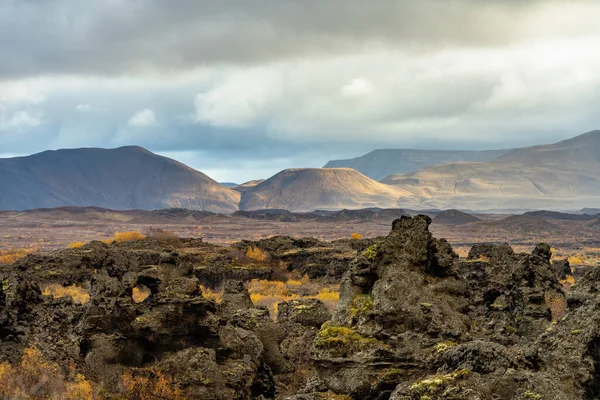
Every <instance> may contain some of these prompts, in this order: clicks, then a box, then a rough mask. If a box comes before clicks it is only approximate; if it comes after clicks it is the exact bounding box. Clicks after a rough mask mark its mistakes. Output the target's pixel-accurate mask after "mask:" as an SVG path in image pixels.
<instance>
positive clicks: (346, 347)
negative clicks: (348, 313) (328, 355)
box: [315, 321, 383, 355]
mask: <svg viewBox="0 0 600 400" xmlns="http://www.w3.org/2000/svg"><path fill="white" fill-rule="evenodd" d="M382 345H383V344H382V343H381V342H379V340H377V339H375V338H368V337H364V336H362V335H361V334H360V333H358V332H356V331H355V330H353V329H351V328H348V327H345V326H336V325H332V324H331V322H330V321H327V322H325V323H324V324H323V326H321V330H320V331H319V334H318V335H317V338H316V340H315V348H317V349H322V350H334V351H336V352H337V353H342V354H343V355H347V354H351V353H354V352H358V351H363V350H368V349H372V348H376V347H381V346H382Z"/></svg>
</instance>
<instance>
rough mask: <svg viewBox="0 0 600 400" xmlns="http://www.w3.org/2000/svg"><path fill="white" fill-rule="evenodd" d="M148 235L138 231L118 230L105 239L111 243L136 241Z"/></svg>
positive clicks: (105, 241)
mask: <svg viewBox="0 0 600 400" xmlns="http://www.w3.org/2000/svg"><path fill="white" fill-rule="evenodd" d="M144 239H146V236H144V235H142V234H141V233H139V232H137V231H130V232H117V233H115V235H114V236H113V237H111V238H109V239H105V240H103V242H104V243H107V244H110V243H112V242H118V243H125V242H134V241H136V240H144Z"/></svg>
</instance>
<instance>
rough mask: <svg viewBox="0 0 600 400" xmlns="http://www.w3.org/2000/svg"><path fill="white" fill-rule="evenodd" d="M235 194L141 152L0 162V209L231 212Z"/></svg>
mask: <svg viewBox="0 0 600 400" xmlns="http://www.w3.org/2000/svg"><path fill="white" fill-rule="evenodd" d="M239 201H240V194H239V192H236V191H234V190H232V189H229V188H226V187H225V186H223V185H220V184H218V183H217V182H215V181H214V180H212V179H211V178H209V177H208V176H206V175H205V174H203V173H202V172H199V171H196V170H195V169H192V168H190V167H188V166H186V165H184V164H182V163H180V162H177V161H175V160H172V159H169V158H166V157H162V156H159V155H156V154H154V153H151V152H149V151H148V150H145V149H143V148H141V147H137V146H127V147H121V148H118V149H110V150H107V149H96V148H84V149H72V150H57V151H45V152H43V153H39V154H34V155H32V156H27V157H16V158H5V159H0V210H24V209H33V208H51V207H59V206H97V207H105V208H112V209H116V210H123V209H141V210H152V209H160V208H189V209H196V210H205V211H214V212H233V211H235V210H237V208H238V204H239Z"/></svg>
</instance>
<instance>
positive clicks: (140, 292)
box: [131, 285, 151, 303]
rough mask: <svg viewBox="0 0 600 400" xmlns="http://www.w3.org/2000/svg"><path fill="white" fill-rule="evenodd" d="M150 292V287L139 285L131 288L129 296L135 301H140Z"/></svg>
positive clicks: (148, 295)
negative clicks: (131, 291)
mask: <svg viewBox="0 0 600 400" xmlns="http://www.w3.org/2000/svg"><path fill="white" fill-rule="evenodd" d="M150 294H151V292H150V289H148V288H147V287H146V286H144V285H140V286H136V287H134V288H133V293H132V295H131V297H132V298H133V301H135V302H136V303H141V302H142V301H144V300H146V299H147V298H148V297H150Z"/></svg>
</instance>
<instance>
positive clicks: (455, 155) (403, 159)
mask: <svg viewBox="0 0 600 400" xmlns="http://www.w3.org/2000/svg"><path fill="white" fill-rule="evenodd" d="M507 151H509V150H484V151H470V150H411V149H398V150H394V149H386V150H374V151H372V152H370V153H368V154H365V155H364V156H362V157H357V158H352V159H349V160H334V161H329V162H328V163H327V165H325V167H324V168H353V169H355V170H357V171H358V172H360V173H362V174H364V175H366V176H368V177H369V178H372V179H375V180H381V179H383V178H385V177H388V176H390V175H394V174H403V173H407V172H413V171H417V170H419V169H422V168H425V167H428V166H430V165H435V164H446V163H450V162H454V161H489V160H492V159H494V158H496V157H499V156H501V155H503V154H505V153H506V152H507Z"/></svg>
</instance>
